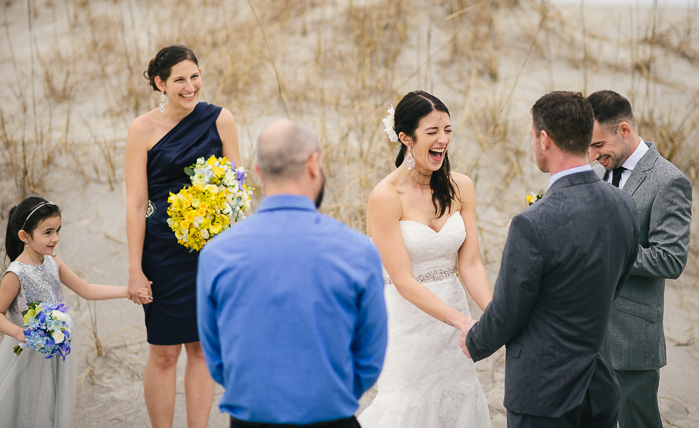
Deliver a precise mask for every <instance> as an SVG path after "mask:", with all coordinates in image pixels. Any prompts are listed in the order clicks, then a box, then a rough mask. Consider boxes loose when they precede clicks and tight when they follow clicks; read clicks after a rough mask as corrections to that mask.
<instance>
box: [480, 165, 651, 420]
mask: <svg viewBox="0 0 699 428" xmlns="http://www.w3.org/2000/svg"><path fill="white" fill-rule="evenodd" d="M638 238H639V229H638V220H637V216H636V206H635V204H634V202H633V199H631V197H629V196H628V195H627V194H625V193H624V192H622V191H620V190H619V189H617V188H614V187H612V186H610V185H608V184H606V183H604V182H603V181H602V180H600V179H599V177H597V175H596V174H595V173H594V172H593V171H586V172H581V173H577V174H572V175H569V176H566V177H563V178H561V179H559V180H558V181H556V182H555V183H554V184H553V185H552V186H551V188H550V189H549V190H548V192H547V193H546V195H545V196H544V197H543V198H542V199H541V200H540V201H538V202H536V203H535V204H534V205H532V206H530V207H528V208H527V209H526V210H524V211H523V212H522V213H520V214H518V215H517V216H516V217H515V218H514V219H512V223H511V225H510V230H509V233H508V236H507V242H506V243H505V248H504V250H503V255H502V264H501V266H500V273H499V274H498V279H497V282H496V284H495V291H494V295H493V300H492V302H491V303H490V304H489V305H488V307H487V308H486V310H485V312H484V313H483V315H482V316H481V319H480V321H479V322H477V323H476V325H475V326H474V327H473V328H472V329H471V331H470V332H469V334H468V337H467V339H466V345H467V346H468V349H469V352H470V353H471V356H472V357H473V359H474V361H478V360H480V359H482V358H485V357H487V356H489V355H491V354H492V353H493V352H495V351H496V350H497V349H499V348H500V347H501V346H502V345H503V344H506V345H507V352H506V360H505V407H506V408H507V409H508V410H509V411H514V412H517V413H523V414H529V415H536V416H547V417H558V416H561V415H562V414H563V413H565V412H567V411H568V410H570V409H572V408H574V407H576V406H578V405H580V404H581V403H582V401H583V399H584V398H585V394H586V392H587V391H590V397H591V406H592V409H593V411H594V412H595V413H598V412H601V411H603V410H605V409H608V408H609V407H610V406H613V405H614V404H615V403H616V402H617V401H618V400H619V396H620V393H619V384H618V383H617V381H616V378H615V377H614V374H613V370H612V367H611V361H610V356H609V352H608V349H607V348H605V347H603V343H604V338H605V335H606V331H607V321H608V319H609V313H610V312H611V307H612V301H613V299H614V296H615V295H616V294H617V293H618V292H619V290H620V288H621V286H622V285H623V284H624V282H625V281H626V278H628V275H629V273H630V271H631V266H632V264H633V262H634V260H635V259H636V253H637V252H638Z"/></svg>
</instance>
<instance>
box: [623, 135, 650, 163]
mask: <svg viewBox="0 0 699 428" xmlns="http://www.w3.org/2000/svg"><path fill="white" fill-rule="evenodd" d="M638 138H639V140H641V141H640V142H639V144H638V147H636V150H634V151H633V153H631V156H629V157H628V159H626V162H624V163H623V165H621V166H623V167H624V168H625V169H627V170H629V171H633V169H634V168H635V167H636V165H637V164H638V161H640V160H641V158H642V157H643V155H645V154H646V152H647V151H648V150H649V149H648V145H647V144H646V142H645V141H643V138H641V137H638Z"/></svg>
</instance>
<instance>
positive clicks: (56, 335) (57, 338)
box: [51, 311, 66, 344]
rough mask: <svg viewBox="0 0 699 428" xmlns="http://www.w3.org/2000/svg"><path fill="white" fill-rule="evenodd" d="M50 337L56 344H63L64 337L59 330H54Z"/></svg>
mask: <svg viewBox="0 0 699 428" xmlns="http://www.w3.org/2000/svg"><path fill="white" fill-rule="evenodd" d="M54 312H57V311H54ZM51 337H53V340H54V341H55V342H56V344H59V343H63V341H64V340H66V335H65V334H63V332H62V331H61V330H56V331H54V332H53V333H51Z"/></svg>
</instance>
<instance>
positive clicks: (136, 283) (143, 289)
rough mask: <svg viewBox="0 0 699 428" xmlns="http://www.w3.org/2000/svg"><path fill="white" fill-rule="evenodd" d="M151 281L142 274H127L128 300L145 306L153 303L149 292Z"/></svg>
mask: <svg viewBox="0 0 699 428" xmlns="http://www.w3.org/2000/svg"><path fill="white" fill-rule="evenodd" d="M151 284H152V282H151V281H148V278H146V276H145V275H144V274H143V272H139V273H137V274H136V273H131V274H129V285H128V287H127V291H128V298H129V300H131V301H132V302H134V303H136V304H137V305H146V304H148V303H150V302H152V301H153V292H152V290H151V287H150V286H151Z"/></svg>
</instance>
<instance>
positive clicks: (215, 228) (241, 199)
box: [167, 156, 254, 251]
mask: <svg viewBox="0 0 699 428" xmlns="http://www.w3.org/2000/svg"><path fill="white" fill-rule="evenodd" d="M184 171H185V173H186V174H187V175H189V176H190V179H191V180H192V185H191V186H185V187H184V188H182V190H180V191H179V192H178V193H177V194H175V193H170V197H168V199H167V201H168V202H169V203H170V206H169V207H168V209H167V214H168V216H169V218H168V219H167V224H168V226H170V229H172V231H173V232H175V236H176V237H177V241H178V242H179V243H180V244H182V245H184V246H185V247H187V248H189V249H190V251H195V250H196V251H199V250H201V249H202V247H203V246H204V244H206V243H207V242H208V241H209V240H210V239H211V238H213V237H214V236H215V235H218V234H219V233H221V232H223V231H224V230H226V229H228V227H229V226H230V225H231V223H236V222H238V221H240V220H242V219H244V218H245V217H246V214H247V213H248V212H249V211H250V196H251V195H252V193H253V190H254V189H253V188H251V187H248V186H247V185H246V184H245V179H246V178H247V171H245V169H244V168H243V167H242V166H239V167H238V168H235V164H231V162H230V161H229V160H228V159H226V158H225V157H220V158H219V157H216V156H211V157H210V158H209V159H206V160H205V159H204V158H203V157H202V158H199V159H197V163H196V164H194V165H192V166H190V167H187V168H185V170H184Z"/></svg>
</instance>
